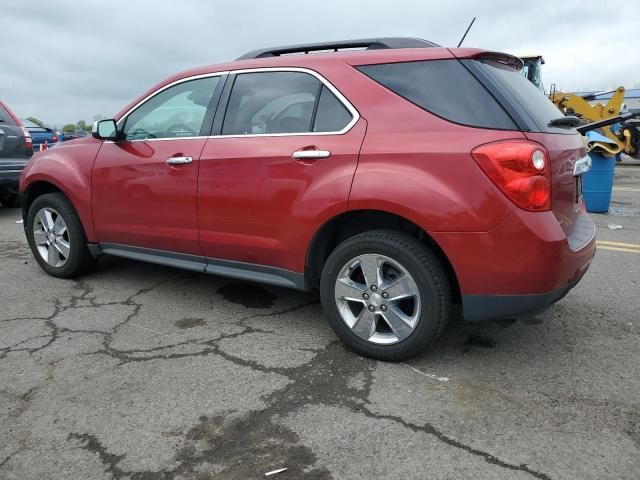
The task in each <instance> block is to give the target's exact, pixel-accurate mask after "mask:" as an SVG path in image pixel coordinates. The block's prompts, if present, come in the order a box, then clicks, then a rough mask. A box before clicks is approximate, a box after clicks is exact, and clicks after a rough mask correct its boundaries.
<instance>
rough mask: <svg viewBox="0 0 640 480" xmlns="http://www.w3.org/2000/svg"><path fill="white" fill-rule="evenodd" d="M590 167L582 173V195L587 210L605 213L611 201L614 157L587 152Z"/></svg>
mask: <svg viewBox="0 0 640 480" xmlns="http://www.w3.org/2000/svg"><path fill="white" fill-rule="evenodd" d="M589 156H590V157H591V169H590V170H589V171H588V172H587V173H585V174H584V184H583V190H582V196H583V198H584V203H585V204H586V206H587V211H588V212H593V213H606V212H608V211H609V204H610V203H611V191H612V189H613V174H614V170H615V166H616V157H615V156H613V157H605V156H604V155H602V154H601V153H597V152H594V151H593V150H592V151H591V152H589Z"/></svg>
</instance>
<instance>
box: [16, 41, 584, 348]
mask: <svg viewBox="0 0 640 480" xmlns="http://www.w3.org/2000/svg"><path fill="white" fill-rule="evenodd" d="M520 67H521V62H520V60H519V59H517V58H515V57H512V56H510V55H506V54H502V53H495V52H487V51H482V50H477V49H471V48H457V49H449V48H441V47H437V46H436V45H434V44H432V43H430V42H427V41H425V40H416V39H404V38H386V39H367V40H353V41H344V42H333V43H324V44H315V45H299V46H291V47H282V48H274V49H265V50H258V51H255V52H251V53H249V54H247V55H244V56H243V57H241V58H240V59H238V60H237V61H234V62H231V63H226V64H222V65H214V66H208V67H202V68H197V69H194V70H189V71H187V72H184V73H181V74H178V75H175V76H173V77H171V78H169V79H167V80H165V81H164V82H162V83H161V84H159V85H157V86H156V87H154V88H152V89H151V90H149V91H148V92H146V93H145V94H143V95H142V96H141V97H140V98H138V99H137V100H135V101H133V102H132V103H131V104H129V105H128V106H127V107H125V108H124V109H123V110H122V111H121V112H120V113H119V114H117V115H116V116H115V119H114V120H101V121H99V122H97V123H96V125H95V126H94V131H93V135H92V137H88V138H84V139H78V140H72V141H70V142H66V143H64V144H62V145H60V146H57V147H56V148H54V149H51V150H47V151H44V152H41V153H38V154H36V155H35V156H34V158H33V159H32V160H31V161H30V162H29V164H28V166H27V168H26V169H25V171H24V173H23V176H22V181H21V192H22V194H23V200H24V202H23V216H24V226H25V231H26V235H27V239H28V241H29V245H30V246H31V249H32V251H33V254H34V256H35V258H36V260H37V261H38V263H39V264H40V265H41V267H42V268H43V269H44V270H45V271H46V272H47V273H49V274H51V275H53V276H57V277H71V276H75V275H78V274H80V273H82V272H84V271H86V270H87V269H88V268H89V267H91V266H92V265H93V263H94V259H95V258H96V257H98V256H99V255H101V254H109V255H118V256H122V257H127V258H132V259H136V260H144V261H148V262H154V263H159V264H163V265H171V266H175V267H179V268H184V269H189V270H193V271H198V272H206V273H212V274H215V275H223V276H227V277H233V278H238V279H242V280H247V281H255V282H263V283H268V284H272V285H279V286H284V287H291V288H296V289H300V290H308V289H311V288H314V287H319V289H320V296H321V300H322V306H323V309H324V312H325V314H326V316H327V318H328V320H329V322H330V324H331V326H332V327H333V329H334V330H335V332H336V334H337V335H338V336H339V337H340V338H341V339H342V340H343V341H344V342H345V343H346V344H348V345H349V346H350V347H351V348H352V349H354V350H355V351H357V352H359V353H361V354H364V355H368V356H371V357H375V358H379V359H383V360H398V359H402V358H407V357H409V356H411V355H414V354H416V353H417V352H419V351H420V350H421V349H423V348H424V347H425V346H427V345H428V344H429V343H431V342H433V341H434V340H435V339H436V338H437V337H438V335H439V334H440V333H441V332H442V331H443V329H444V328H445V326H446V324H447V321H448V320H449V319H450V317H451V316H452V312H453V311H454V310H455V311H459V310H460V309H461V310H462V312H463V315H464V317H465V318H466V319H467V320H471V321H476V320H482V319H500V318H502V319H504V318H507V319H512V318H518V317H526V316H530V315H534V314H536V313H538V312H540V311H542V310H544V309H545V308H547V307H548V306H549V305H551V304H552V303H554V302H556V301H557V300H559V299H560V298H562V297H563V296H564V295H565V294H566V293H567V292H568V291H569V290H570V289H571V288H572V287H573V286H575V285H576V283H577V282H578V281H579V280H580V278H581V277H582V275H583V274H584V273H585V271H586V269H587V267H588V266H589V264H590V262H591V259H592V257H593V255H594V252H595V241H594V237H595V226H594V224H593V222H592V221H591V220H590V218H589V217H588V215H587V214H586V212H585V208H584V204H583V201H582V196H581V188H582V187H581V186H582V179H581V173H582V172H584V170H585V169H587V168H588V166H589V161H588V157H587V156H586V152H585V146H584V142H583V138H582V137H581V136H580V135H579V134H578V133H577V132H576V131H575V130H574V129H573V128H572V127H571V126H570V125H569V123H570V122H564V121H563V120H562V118H557V117H559V116H560V114H559V111H558V110H557V109H556V108H555V107H554V106H553V105H552V104H551V102H549V101H548V100H547V99H546V98H545V97H544V96H543V95H542V94H541V93H540V92H539V91H538V90H537V89H536V88H535V87H534V86H533V85H532V84H530V83H529V82H528V81H527V80H526V79H525V78H524V77H523V76H522V75H521V74H520V73H519V72H518V69H519V68H520Z"/></svg>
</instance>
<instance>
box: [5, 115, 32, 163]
mask: <svg viewBox="0 0 640 480" xmlns="http://www.w3.org/2000/svg"><path fill="white" fill-rule="evenodd" d="M22 136H23V133H22V129H21V128H20V127H17V126H15V125H6V124H4V123H0V159H2V158H16V157H18V158H25V157H26V150H25V145H24V141H23V139H22Z"/></svg>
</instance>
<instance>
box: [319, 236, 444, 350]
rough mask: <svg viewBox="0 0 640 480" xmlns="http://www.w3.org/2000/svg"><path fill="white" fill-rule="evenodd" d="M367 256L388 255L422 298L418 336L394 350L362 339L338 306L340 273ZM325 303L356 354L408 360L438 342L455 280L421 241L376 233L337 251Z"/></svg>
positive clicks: (328, 269)
mask: <svg viewBox="0 0 640 480" xmlns="http://www.w3.org/2000/svg"><path fill="white" fill-rule="evenodd" d="M365 254H379V255H384V256H386V257H388V258H390V259H392V260H394V261H396V262H398V263H399V264H400V265H401V266H402V267H404V268H405V269H406V270H407V272H408V273H409V274H410V275H411V276H412V277H413V279H414V280H415V283H416V285H417V288H418V291H419V294H420V308H421V310H420V316H419V317H418V322H417V324H416V326H415V328H414V330H413V332H412V333H411V334H410V335H409V336H408V337H406V338H405V339H403V340H401V341H399V342H396V343H394V344H389V345H381V344H376V343H373V342H370V341H367V340H365V339H363V338H360V337H359V336H357V335H356V334H355V333H354V332H353V331H352V330H351V328H349V326H348V325H347V324H346V323H345V321H344V320H343V319H342V316H341V315H340V312H339V309H338V306H337V305H336V299H335V285H336V280H337V278H338V275H339V274H340V271H341V270H342V268H343V267H345V266H346V265H347V263H348V262H350V261H351V260H352V259H354V258H355V257H357V256H359V255H365ZM320 298H321V301H322V308H323V310H324V313H325V316H326V317H327V319H328V321H329V324H330V325H331V328H333V330H334V332H335V333H336V335H337V336H338V337H339V338H340V339H341V340H342V341H343V342H344V343H345V344H346V345H347V346H348V347H350V348H351V349H352V350H354V351H355V352H357V353H359V354H361V355H364V356H367V357H371V358H375V359H377V360H383V361H399V360H404V359H407V358H409V357H412V356H415V355H417V354H418V353H420V352H421V351H423V350H424V349H425V348H426V347H427V346H428V345H430V344H432V343H433V342H435V341H436V339H437V338H438V337H439V336H440V334H441V333H442V332H443V331H444V329H445V327H446V325H447V323H448V321H449V318H450V316H451V309H452V300H451V286H450V280H449V278H448V275H447V273H446V270H445V268H444V267H443V265H442V262H441V261H440V259H439V258H438V257H437V256H436V255H435V254H434V253H433V252H432V251H431V250H430V249H429V248H428V247H427V246H426V245H424V244H422V243H421V242H419V241H418V240H417V239H416V238H414V237H411V236H409V235H407V234H404V233H400V232H396V231H392V230H372V231H369V232H365V233H362V234H359V235H356V236H354V237H351V238H349V239H347V240H345V241H344V242H343V243H341V244H340V245H338V247H337V248H336V249H335V250H334V251H333V252H332V253H331V255H329V258H328V259H327V261H326V263H325V265H324V268H323V270H322V276H321V279H320Z"/></svg>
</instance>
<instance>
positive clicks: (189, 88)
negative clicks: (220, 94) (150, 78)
mask: <svg viewBox="0 0 640 480" xmlns="http://www.w3.org/2000/svg"><path fill="white" fill-rule="evenodd" d="M218 81H219V77H207V78H200V79H198V80H190V81H188V82H183V83H180V84H178V85H174V86H173V87H170V88H168V89H166V90H164V91H162V92H160V93H159V94H157V95H155V96H154V97H152V98H151V99H149V100H147V101H146V102H145V103H143V104H142V105H141V106H140V107H138V108H137V109H136V110H135V111H134V112H133V113H131V114H130V115H129V116H128V117H127V120H126V123H125V126H124V130H123V131H124V134H125V138H126V139H127V140H139V139H145V138H180V137H194V136H199V135H200V129H201V128H202V123H203V120H204V116H205V113H206V112H207V107H208V106H209V102H210V101H211V97H212V95H213V92H214V90H215V88H216V85H217V84H218Z"/></svg>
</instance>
